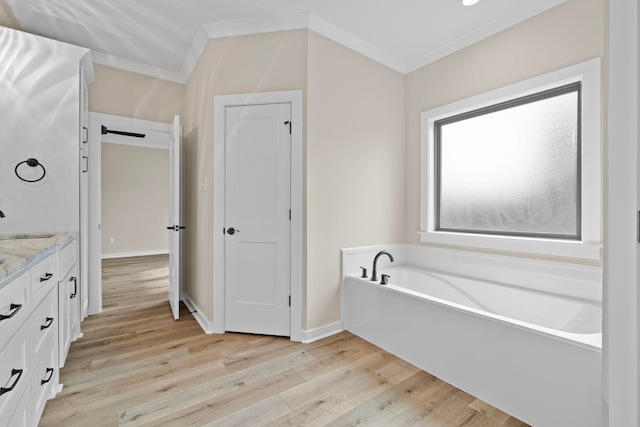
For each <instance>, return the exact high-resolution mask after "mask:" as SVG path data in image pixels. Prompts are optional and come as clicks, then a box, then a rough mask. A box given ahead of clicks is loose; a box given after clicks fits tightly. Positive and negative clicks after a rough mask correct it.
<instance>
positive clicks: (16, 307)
mask: <svg viewBox="0 0 640 427" xmlns="http://www.w3.org/2000/svg"><path fill="white" fill-rule="evenodd" d="M9 308H10V309H11V313H9V314H8V315H6V316H5V315H4V314H0V322H2V321H3V320H6V319H11V318H12V317H13V316H15V315H16V314H18V312H19V311H20V309H21V308H22V304H11V305H10V306H9Z"/></svg>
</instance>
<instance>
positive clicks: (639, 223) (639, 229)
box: [638, 211, 640, 243]
mask: <svg viewBox="0 0 640 427" xmlns="http://www.w3.org/2000/svg"><path fill="white" fill-rule="evenodd" d="M638 243H640V211H638Z"/></svg>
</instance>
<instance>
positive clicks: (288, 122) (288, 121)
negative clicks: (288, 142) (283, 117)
mask: <svg viewBox="0 0 640 427" xmlns="http://www.w3.org/2000/svg"><path fill="white" fill-rule="evenodd" d="M284 124H285V125H289V135H291V120H287V121H286V122H284Z"/></svg>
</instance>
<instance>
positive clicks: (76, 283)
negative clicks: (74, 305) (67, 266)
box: [69, 277, 78, 299]
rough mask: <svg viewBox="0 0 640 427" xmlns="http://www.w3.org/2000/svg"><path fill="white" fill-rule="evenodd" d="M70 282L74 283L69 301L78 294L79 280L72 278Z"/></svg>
mask: <svg viewBox="0 0 640 427" xmlns="http://www.w3.org/2000/svg"><path fill="white" fill-rule="evenodd" d="M70 280H71V281H72V282H73V293H72V294H71V295H70V296H69V299H74V298H75V297H76V294H77V293H78V278H77V277H72V278H71V279H70Z"/></svg>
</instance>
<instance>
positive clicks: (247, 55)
mask: <svg viewBox="0 0 640 427" xmlns="http://www.w3.org/2000/svg"><path fill="white" fill-rule="evenodd" d="M404 79H405V78H404V76H403V75H402V74H400V73H398V72H395V71H393V70H391V69H389V68H387V67H385V66H383V65H381V64H379V63H377V62H375V61H372V60H370V59H367V58H365V57H364V56H362V55H360V54H358V53H355V52H354V51H352V50H350V49H347V48H345V47H344V46H341V45H339V44H336V43H334V42H332V41H329V40H328V39H326V38H324V37H322V36H320V35H318V34H315V33H313V32H309V31H306V30H300V31H291V32H281V33H274V34H263V35H258V36H247V37H235V38H229V39H222V40H213V41H211V42H210V43H209V45H208V47H207V49H206V51H205V53H204V55H203V56H202V58H201V59H200V62H199V63H198V66H197V67H196V70H195V71H194V73H193V74H192V76H191V78H190V79H189V81H188V82H187V91H186V96H185V100H186V108H185V120H184V135H185V158H186V165H185V170H186V173H187V176H186V177H185V178H186V186H187V188H186V190H185V193H186V201H187V204H186V212H187V214H186V215H187V223H188V224H189V227H188V228H187V234H186V241H187V242H188V243H187V249H186V251H187V255H186V256H185V259H186V266H185V267H186V269H185V270H186V277H185V283H186V292H187V294H188V295H189V297H190V298H191V299H192V300H193V301H194V302H195V303H196V305H198V307H199V308H200V310H202V311H203V314H205V316H206V317H207V318H208V319H213V297H212V286H211V283H212V281H213V270H212V264H211V260H212V259H213V241H212V236H213V232H212V229H211V226H212V221H213V195H212V194H211V191H210V190H211V188H212V180H213V171H212V165H211V162H212V153H211V148H212V146H213V123H212V117H213V109H212V107H213V97H214V95H218V94H232V93H251V92H263V91H274V90H290V89H302V90H303V92H304V110H305V111H304V113H305V117H306V126H305V127H304V129H305V130H306V132H305V147H304V161H303V180H304V182H303V187H304V200H305V201H304V206H303V209H304V215H305V216H304V218H305V219H304V221H303V223H304V227H305V229H304V231H303V246H304V248H305V251H304V266H303V269H304V270H305V272H304V273H303V274H304V282H305V283H303V298H304V302H303V329H305V330H309V329H315V328H318V327H321V326H325V325H328V324H331V323H333V322H337V321H339V320H340V249H341V248H343V247H348V246H357V245H367V244H374V243H380V242H401V241H402V240H403V237H404V236H403V221H404V189H403V187H404V172H403V169H404V101H405V100H404ZM205 180H206V181H207V189H208V191H207V192H203V191H202V188H203V187H202V185H201V184H202V183H203V182H204V181H205Z"/></svg>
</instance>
